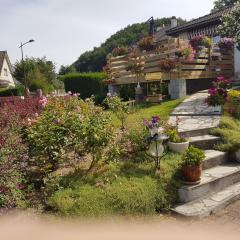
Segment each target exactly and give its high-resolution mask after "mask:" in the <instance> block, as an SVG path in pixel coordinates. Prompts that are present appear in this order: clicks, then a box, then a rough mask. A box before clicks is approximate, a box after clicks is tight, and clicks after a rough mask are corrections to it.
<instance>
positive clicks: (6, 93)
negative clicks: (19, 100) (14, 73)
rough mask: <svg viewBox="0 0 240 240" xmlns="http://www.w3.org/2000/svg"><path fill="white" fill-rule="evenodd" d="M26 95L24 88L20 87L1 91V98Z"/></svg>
mask: <svg viewBox="0 0 240 240" xmlns="http://www.w3.org/2000/svg"><path fill="white" fill-rule="evenodd" d="M23 95H24V86H23V85H19V86H17V87H14V88H13V87H12V88H3V89H0V97H11V96H23Z"/></svg>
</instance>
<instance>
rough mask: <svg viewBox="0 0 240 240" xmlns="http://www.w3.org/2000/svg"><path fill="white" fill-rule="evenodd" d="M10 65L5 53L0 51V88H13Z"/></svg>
mask: <svg viewBox="0 0 240 240" xmlns="http://www.w3.org/2000/svg"><path fill="white" fill-rule="evenodd" d="M14 86H15V81H14V77H13V72H12V65H11V62H10V60H9V57H8V54H7V51H0V88H6V87H14Z"/></svg>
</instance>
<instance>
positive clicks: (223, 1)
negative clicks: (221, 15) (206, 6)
mask: <svg viewBox="0 0 240 240" xmlns="http://www.w3.org/2000/svg"><path fill="white" fill-rule="evenodd" d="M236 2H238V0H217V1H215V2H214V8H213V10H212V11H213V12H216V11H220V10H223V9H225V8H227V7H229V6H232V5H234V4H235V3H236Z"/></svg>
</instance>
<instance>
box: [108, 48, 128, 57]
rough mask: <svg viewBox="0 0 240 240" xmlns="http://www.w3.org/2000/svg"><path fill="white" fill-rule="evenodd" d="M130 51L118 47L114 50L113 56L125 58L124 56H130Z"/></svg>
mask: <svg viewBox="0 0 240 240" xmlns="http://www.w3.org/2000/svg"><path fill="white" fill-rule="evenodd" d="M128 51H129V50H128V48H126V47H116V48H114V49H113V51H112V55H113V57H119V56H124V55H126V54H128Z"/></svg>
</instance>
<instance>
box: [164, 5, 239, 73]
mask: <svg viewBox="0 0 240 240" xmlns="http://www.w3.org/2000/svg"><path fill="white" fill-rule="evenodd" d="M232 8H233V7H230V8H226V9H224V10H222V11H218V12H213V13H210V14H207V15H205V16H203V17H200V18H197V19H194V20H192V21H189V22H187V23H185V24H183V25H179V26H177V24H176V23H175V24H176V26H175V27H171V28H170V29H167V30H166V35H168V36H171V37H179V38H181V39H188V40H189V39H191V38H192V37H195V36H199V35H205V36H209V37H211V38H212V40H213V42H214V43H217V42H218V41H219V39H220V37H219V36H218V34H217V27H218V26H219V25H220V24H221V18H222V17H223V16H224V15H227V14H229V13H230V12H231V10H232ZM234 68H235V76H239V74H240V51H239V50H238V49H237V48H235V49H234Z"/></svg>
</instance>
